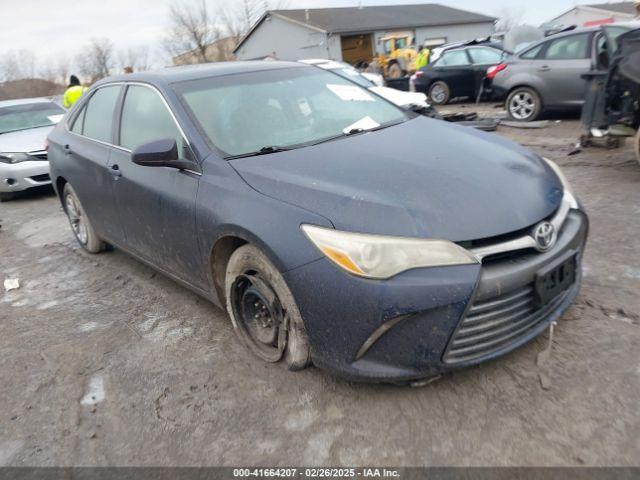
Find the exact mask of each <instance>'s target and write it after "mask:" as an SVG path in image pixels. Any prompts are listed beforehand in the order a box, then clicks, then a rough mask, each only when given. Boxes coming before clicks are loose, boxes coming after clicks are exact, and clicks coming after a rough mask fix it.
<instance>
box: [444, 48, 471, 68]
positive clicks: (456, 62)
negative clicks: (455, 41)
mask: <svg viewBox="0 0 640 480" xmlns="http://www.w3.org/2000/svg"><path fill="white" fill-rule="evenodd" d="M469 64H470V62H469V57H467V52H465V51H464V50H456V51H453V52H446V53H445V54H444V55H442V58H440V61H439V62H438V66H439V67H457V66H461V65H469Z"/></svg>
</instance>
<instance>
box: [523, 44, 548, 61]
mask: <svg viewBox="0 0 640 480" xmlns="http://www.w3.org/2000/svg"><path fill="white" fill-rule="evenodd" d="M544 46H545V44H544V43H541V44H540V45H538V46H537V47H533V48H532V49H531V50H527V51H526V52H524V53H523V54H522V55H520V58H524V59H526V60H533V59H534V58H537V57H538V55H539V54H540V50H542V47H544Z"/></svg>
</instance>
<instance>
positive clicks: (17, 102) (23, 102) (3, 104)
mask: <svg viewBox="0 0 640 480" xmlns="http://www.w3.org/2000/svg"><path fill="white" fill-rule="evenodd" d="M31 103H55V102H54V101H53V100H52V99H51V98H45V97H34V98H17V99H15V100H3V101H1V102H0V108H2V107H13V106H15V105H28V104H31Z"/></svg>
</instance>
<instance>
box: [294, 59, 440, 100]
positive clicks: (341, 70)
mask: <svg viewBox="0 0 640 480" xmlns="http://www.w3.org/2000/svg"><path fill="white" fill-rule="evenodd" d="M300 62H301V63H305V64H308V65H314V66H316V67H319V68H322V69H324V70H329V71H330V72H333V73H335V74H337V75H340V76H341V77H343V78H346V79H348V80H351V81H353V82H356V83H357V84H358V85H360V86H362V87H364V88H366V89H368V90H370V91H372V92H374V93H376V94H378V95H380V96H381V97H383V98H385V99H387V100H389V101H390V102H392V103H395V104H396V105H398V106H400V107H403V108H407V109H411V108H416V107H417V108H429V104H428V103H427V96H426V95H425V94H423V93H417V92H403V91H402V90H396V89H395V88H389V87H384V86H381V85H380V83H379V82H378V81H376V77H380V80H381V79H382V75H375V74H372V73H364V72H359V71H358V70H356V69H355V68H354V67H352V66H351V65H349V64H348V63H345V62H337V61H335V60H326V59H308V60H300Z"/></svg>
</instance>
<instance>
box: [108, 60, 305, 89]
mask: <svg viewBox="0 0 640 480" xmlns="http://www.w3.org/2000/svg"><path fill="white" fill-rule="evenodd" d="M282 68H309V66H308V65H304V64H301V63H299V62H283V61H271V60H270V61H265V60H252V61H238V62H216V63H201V64H197V65H183V66H179V67H167V68H163V69H158V70H149V71H146V72H138V73H130V74H125V75H118V76H112V77H107V78H105V79H103V80H101V81H100V82H98V83H97V84H96V85H102V84H104V83H111V82H116V81H121V82H125V81H126V82H135V81H139V82H152V83H153V82H161V83H168V84H170V83H176V82H184V81H188V80H198V79H201V78H209V77H220V76H223V75H233V74H236V73H250V72H261V71H267V70H278V69H282Z"/></svg>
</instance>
